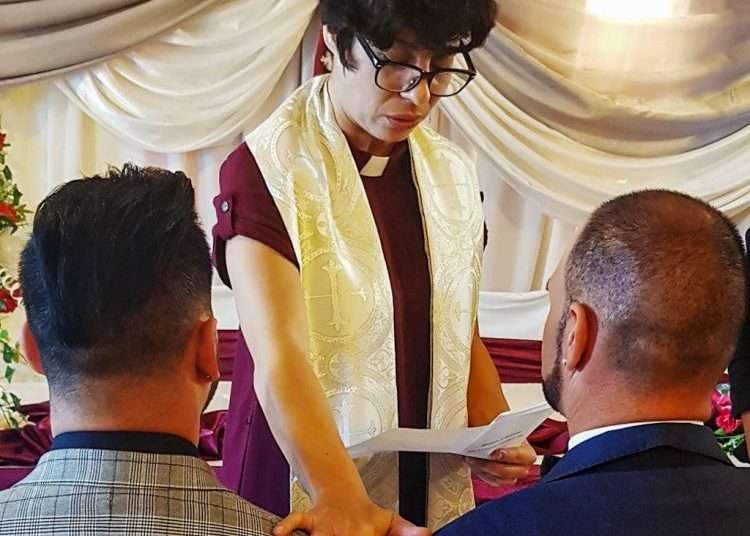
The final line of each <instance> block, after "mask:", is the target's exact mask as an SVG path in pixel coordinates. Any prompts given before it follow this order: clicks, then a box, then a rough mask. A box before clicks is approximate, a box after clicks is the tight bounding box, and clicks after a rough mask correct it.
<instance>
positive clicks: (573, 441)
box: [568, 421, 703, 451]
mask: <svg viewBox="0 0 750 536" xmlns="http://www.w3.org/2000/svg"><path fill="white" fill-rule="evenodd" d="M665 423H676V424H695V425H697V426H703V423H702V422H700V421H645V422H629V423H624V424H614V425H612V426H602V427H601V428H592V429H591V430H586V431H584V432H580V433H578V434H576V435H574V436H572V437H571V438H570V439H569V440H568V451H571V450H573V449H574V448H575V447H577V446H578V445H580V444H581V443H583V442H584V441H588V440H589V439H593V438H595V437H597V436H600V435H602V434H606V433H607V432H612V431H614V430H622V429H623V428H634V427H636V426H646V425H647V424H665Z"/></svg>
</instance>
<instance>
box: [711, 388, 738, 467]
mask: <svg viewBox="0 0 750 536" xmlns="http://www.w3.org/2000/svg"><path fill="white" fill-rule="evenodd" d="M711 405H712V407H713V415H712V416H711V421H710V422H709V424H710V425H711V426H712V428H713V429H714V436H715V437H716V440H717V441H718V442H719V445H720V446H721V448H722V450H724V452H726V453H728V454H734V453H736V452H737V451H738V450H739V449H740V447H742V446H743V445H744V444H745V434H744V430H743V429H742V421H741V420H739V419H735V418H734V417H733V416H732V399H731V396H730V394H729V384H726V383H720V384H719V385H717V386H716V390H715V391H714V392H713V394H712V395H711Z"/></svg>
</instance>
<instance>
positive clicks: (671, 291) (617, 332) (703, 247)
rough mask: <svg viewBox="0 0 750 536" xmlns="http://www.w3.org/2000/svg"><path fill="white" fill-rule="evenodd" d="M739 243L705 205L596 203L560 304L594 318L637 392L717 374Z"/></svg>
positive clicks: (732, 333) (743, 292) (740, 257)
mask: <svg viewBox="0 0 750 536" xmlns="http://www.w3.org/2000/svg"><path fill="white" fill-rule="evenodd" d="M745 262H746V261H745V257H744V246H743V243H742V238H741V237H740V234H739V233H738V231H737V228H736V227H735V226H734V224H733V223H732V222H731V221H730V220H729V219H728V218H727V217H726V216H724V215H723V214H722V213H721V212H719V211H718V210H716V209H714V208H713V207H711V206H710V205H708V204H706V203H704V202H702V201H699V200H697V199H693V198H692V197H689V196H687V195H684V194H680V193H676V192H670V191H664V190H650V191H642V192H636V193H631V194H627V195H623V196H621V197H617V198H615V199H613V200H611V201H608V202H607V203H604V205H602V206H601V207H600V208H599V209H598V210H596V211H595V212H594V213H593V215H592V216H591V218H590V220H589V221H588V223H587V224H586V226H585V227H584V228H583V230H582V232H581V233H580V235H579V236H578V239H577V240H576V243H575V245H574V246H573V248H572V251H571V254H570V256H569V258H568V262H567V266H566V272H565V286H566V293H567V298H568V300H569V302H570V301H575V302H579V303H583V304H585V305H587V306H589V307H590V308H591V309H593V310H594V311H595V313H596V315H597V319H598V322H599V326H598V328H599V330H601V331H602V333H604V332H606V334H607V335H608V340H609V341H610V345H609V346H608V350H611V352H610V355H611V358H612V363H611V366H613V367H614V368H615V369H616V370H618V371H620V372H622V373H625V374H626V375H630V376H632V377H634V378H637V381H639V382H642V385H643V386H644V387H647V386H659V385H663V384H665V383H667V382H680V381H690V379H691V378H693V379H694V378H696V377H701V378H704V377H706V376H707V375H711V374H716V375H717V376H718V374H720V372H721V371H722V370H724V368H725V367H726V366H727V364H728V362H729V360H730V358H731V356H732V354H733V351H734V348H735V345H736V343H737V339H738V336H739V332H740V326H741V323H742V321H743V318H744V315H745V306H746V297H747V292H748V289H747V283H746V277H745Z"/></svg>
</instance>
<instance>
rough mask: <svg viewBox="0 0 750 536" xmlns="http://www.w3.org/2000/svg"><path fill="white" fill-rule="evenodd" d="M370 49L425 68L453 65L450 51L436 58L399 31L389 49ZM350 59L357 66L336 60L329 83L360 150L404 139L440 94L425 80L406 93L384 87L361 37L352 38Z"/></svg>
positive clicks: (338, 110) (340, 119)
mask: <svg viewBox="0 0 750 536" xmlns="http://www.w3.org/2000/svg"><path fill="white" fill-rule="evenodd" d="M372 50H373V52H374V53H375V54H376V55H377V56H378V57H379V58H380V59H386V58H387V59H390V60H392V61H397V62H401V63H409V64H412V65H415V66H417V67H419V68H421V69H423V70H425V71H429V70H431V69H435V68H438V67H450V66H451V65H452V64H453V56H452V55H448V56H441V57H438V56H435V55H433V53H432V52H431V51H429V50H425V49H421V48H418V47H416V46H414V45H413V44H412V45H410V43H409V40H408V35H406V36H399V38H398V39H397V40H396V41H395V43H394V45H393V46H392V47H391V48H389V49H388V50H379V49H377V48H375V47H372ZM350 59H351V62H352V63H353V64H354V65H355V69H354V70H346V69H344V67H343V66H342V65H341V62H340V61H339V60H338V58H337V59H336V61H335V62H334V69H333V73H332V74H331V80H330V87H331V96H332V99H333V101H334V108H335V109H336V119H337V121H338V122H339V123H340V124H339V126H340V127H341V128H342V130H343V131H344V132H345V133H346V134H347V135H348V137H349V138H350V139H351V141H353V142H354V143H355V145H357V146H359V148H360V149H365V150H366V149H367V147H363V146H362V145H365V146H369V147H370V148H371V149H372V148H373V147H377V146H378V145H391V144H395V143H398V142H401V141H403V140H405V139H406V138H407V137H408V136H409V134H410V133H411V131H412V130H414V128H416V127H417V125H419V123H421V122H422V121H424V120H425V118H427V116H428V115H429V113H430V111H431V110H432V108H433V107H434V106H435V104H437V102H438V99H439V98H440V97H433V96H432V95H431V94H430V91H429V88H428V84H427V82H426V81H424V80H423V81H422V82H420V84H419V85H418V86H417V87H415V88H414V89H412V90H411V91H408V92H404V93H391V92H389V91H385V90H383V89H380V88H379V87H378V86H377V85H376V83H375V67H374V66H373V64H372V61H371V60H370V58H369V57H368V56H367V53H366V52H365V50H364V49H363V48H362V45H361V44H360V43H359V42H358V41H357V39H354V41H353V43H352V48H351V52H350ZM371 152H375V151H371Z"/></svg>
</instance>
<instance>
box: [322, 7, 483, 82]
mask: <svg viewBox="0 0 750 536" xmlns="http://www.w3.org/2000/svg"><path fill="white" fill-rule="evenodd" d="M496 11H497V4H496V2H495V0H461V1H459V0H414V1H408V2H405V1H402V0H322V1H321V14H322V19H323V24H326V25H327V26H329V28H330V29H331V31H332V32H333V33H335V34H336V47H337V48H338V52H339V57H340V58H341V62H342V64H343V65H344V67H346V68H348V69H352V68H354V67H355V66H354V65H353V64H352V63H351V62H350V60H349V51H350V50H351V47H352V42H353V40H354V37H355V36H356V35H361V36H362V37H364V38H365V39H367V40H368V41H369V42H371V43H372V44H374V45H375V46H376V47H377V48H379V49H381V50H387V49H388V48H390V47H391V46H393V43H394V41H395V40H396V37H397V36H398V34H399V33H401V32H404V31H410V32H413V33H414V34H415V36H414V37H415V39H416V42H417V44H419V45H420V46H422V47H424V48H426V49H429V50H433V51H440V52H447V53H450V52H459V51H461V52H464V51H465V52H468V51H469V50H471V49H474V48H476V47H478V46H481V45H482V43H484V41H485V39H487V36H488V35H489V33H490V30H492V27H493V26H494V24H495V13H496ZM459 42H460V46H456V44H458V43H459Z"/></svg>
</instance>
